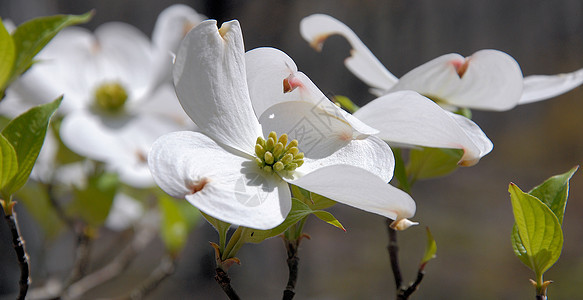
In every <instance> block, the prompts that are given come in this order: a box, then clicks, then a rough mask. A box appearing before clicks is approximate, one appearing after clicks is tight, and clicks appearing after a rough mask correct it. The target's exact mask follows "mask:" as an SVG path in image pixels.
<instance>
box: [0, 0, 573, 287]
mask: <svg viewBox="0 0 583 300" xmlns="http://www.w3.org/2000/svg"><path fill="white" fill-rule="evenodd" d="M178 2H180V3H185V4H188V5H190V6H191V7H193V8H194V9H196V10H197V11H198V12H199V13H202V14H205V15H206V16H208V17H209V18H214V19H217V20H219V22H222V21H227V20H231V19H238V20H239V21H240V22H241V25H242V28H243V35H244V39H245V45H246V49H247V50H250V49H253V48H256V47H261V46H270V47H276V48H279V49H281V50H283V51H284V52H286V53H288V54H289V55H290V56H291V57H292V58H293V59H294V60H295V62H296V64H297V65H298V68H299V69H300V70H301V71H303V72H304V73H306V74H307V75H308V76H309V77H310V78H311V79H312V80H313V81H314V82H315V83H316V85H318V87H319V88H320V89H321V90H322V91H323V92H324V93H325V94H338V95H345V96H348V97H349V98H351V99H352V100H353V101H354V102H356V103H357V104H361V105H362V104H364V103H366V102H368V101H370V100H372V99H374V97H373V96H372V95H371V94H369V93H368V87H367V86H366V85H365V84H364V83H362V82H361V81H360V80H358V79H357V78H356V77H354V76H353V75H352V74H351V73H350V72H348V70H347V69H346V68H345V67H344V65H343V60H344V58H346V57H347V56H348V51H349V49H350V48H349V46H348V43H347V42H346V41H345V40H344V39H343V38H340V37H338V36H333V37H331V38H330V39H329V40H328V41H327V42H326V44H325V46H324V49H323V51H322V52H320V53H318V52H316V51H314V50H313V49H312V48H310V47H309V46H308V44H307V43H306V42H305V41H304V40H303V39H302V38H301V36H300V33H299V22H300V20H301V19H302V18H303V17H306V16H308V15H310V14H313V13H325V14H330V15H332V16H334V17H336V18H338V19H339V20H341V21H343V22H344V23H345V24H347V25H348V26H349V27H351V28H352V29H353V30H354V31H355V32H356V34H357V35H358V36H359V37H360V38H361V39H362V41H363V42H364V43H365V44H366V45H367V46H368V47H369V48H370V49H371V51H372V52H373V53H374V54H375V55H376V56H377V57H378V58H379V60H380V61H381V62H382V63H383V64H384V65H385V66H387V68H388V69H389V70H390V71H391V72H392V73H393V74H395V75H396V76H397V77H400V76H402V75H403V74H405V73H406V72H407V71H409V70H411V69H413V68H414V67H417V66H419V65H421V64H423V63H425V62H427V61H429V60H431V59H433V58H436V57H437V56H440V55H442V54H446V53H460V54H462V55H464V56H469V55H471V54H472V53H474V52H475V51H477V50H480V49H487V48H490V49H498V50H501V51H504V52H506V53H508V54H510V55H511V56H513V57H514V58H515V59H516V60H517V61H518V63H519V64H520V66H521V68H522V72H523V74H524V75H525V76H526V75H533V74H556V73H562V72H571V71H575V70H577V69H579V68H583V2H581V1H579V0H559V1H539V0H514V1H506V0H489V1H479V0H473V1H468V0H467V1H456V0H442V1H433V0H417V1H406V0H358V1H353V0H343V1H338V0H334V1H332V0H329V1H308V0H301V1H281V0H269V1H267V0H248V1H242V0H239V1H237V0H231V1H229V0H226V1H170V0H156V1H146V0H127V1H119V0H90V1H77V0H60V1H58V0H45V1H37V0H0V17H2V18H3V19H11V20H12V21H13V22H14V23H15V24H20V23H22V22H24V21H26V20H29V19H31V18H33V17H37V16H45V15H52V14H57V13H73V14H80V13H84V12H87V11H89V10H90V9H96V14H95V16H94V17H93V19H92V21H91V22H89V23H88V24H85V25H83V26H85V27H87V28H90V29H94V28H96V27H97V26H99V25H100V24H102V23H105V22H109V21H123V22H127V23H130V24H132V25H134V26H136V27H138V28H140V29H141V30H142V31H144V33H146V34H147V35H151V32H152V29H153V26H154V22H155V20H156V17H157V15H158V14H159V12H160V11H162V10H163V9H164V8H166V7H168V6H169V5H171V4H173V3H178ZM582 115H583V89H581V88H577V89H575V90H573V91H571V92H569V93H567V94H564V95H562V96H559V97H556V98H554V99H551V100H548V101H544V102H540V103H534V104H529V105H524V106H519V107H516V108H514V109H513V110H511V111H507V112H483V111H473V119H474V121H475V122H476V123H477V124H479V125H480V126H481V128H482V129H483V131H484V132H485V133H486V134H487V135H488V136H489V137H490V139H491V140H492V142H493V143H494V150H493V151H492V152H491V153H490V154H489V155H487V156H486V157H484V158H483V159H482V160H481V161H480V163H479V164H478V165H476V166H474V167H471V168H461V169H458V170H457V171H456V172H455V173H453V174H451V175H449V176H446V177H443V178H439V179H435V180H429V181H421V182H418V183H417V184H416V185H415V186H414V188H413V197H414V199H415V200H416V202H417V214H416V216H415V218H414V220H416V221H419V222H420V223H421V225H420V226H417V227H415V228H411V229H409V230H407V231H405V232H403V233H400V234H399V243H400V246H401V252H400V253H401V255H400V257H401V268H402V271H403V273H404V279H405V281H412V280H414V277H415V273H416V270H417V264H418V262H419V260H420V258H421V256H422V255H423V251H424V246H425V228H424V227H425V226H429V227H430V228H431V231H432V233H433V235H434V237H435V239H436V241H437V245H438V251H437V258H436V259H434V260H432V261H431V262H430V263H429V265H428V266H427V268H426V271H427V274H426V276H425V279H424V280H423V282H422V284H421V286H420V289H419V291H417V292H416V293H415V294H414V295H413V297H412V298H413V299H528V298H533V296H534V294H533V293H534V290H533V288H532V286H531V285H530V283H529V282H528V279H529V278H531V277H532V276H533V275H532V274H531V272H530V271H529V270H528V269H527V268H526V267H525V266H524V265H522V263H521V262H520V261H519V260H518V259H517V258H516V257H515V256H514V254H513V252H512V247H511V243H510V232H511V229H512V225H513V222H514V220H513V216H512V211H511V204H510V198H509V195H508V192H507V189H508V184H509V182H515V183H516V184H517V185H518V186H519V187H521V188H522V189H523V190H530V189H531V188H533V187H534V186H536V185H538V184H539V183H541V182H542V181H543V180H545V179H546V178H548V177H550V176H551V175H555V174H559V173H563V172H566V171H568V170H569V169H571V168H572V167H573V166H575V165H577V164H580V163H581V161H582V158H583V117H582ZM581 172H582V171H581V170H580V171H579V172H578V173H576V174H575V175H574V177H573V178H572V180H571V191H570V197H569V202H568V205H567V211H566V215H565V219H564V223H563V230H564V237H565V242H564V250H563V253H562V256H561V258H560V260H559V261H558V263H556V264H555V265H554V266H553V267H552V268H551V269H550V270H549V271H548V272H547V273H546V274H545V279H549V280H553V281H554V283H553V284H552V285H551V286H550V288H549V298H551V299H576V298H581V297H583V296H582V294H581V288H580V287H581V286H583V255H582V254H581V253H583V176H582V175H581ZM20 209H21V211H19V212H20V215H19V217H20V222H21V230H22V235H23V236H24V237H25V239H26V241H27V247H28V251H29V253H30V256H31V258H30V261H31V264H32V274H33V280H36V281H34V282H33V287H35V284H41V283H42V280H43V277H45V276H47V274H50V273H51V272H57V271H58V270H61V271H62V270H66V269H67V267H68V266H67V265H66V264H65V265H62V264H61V265H56V264H55V263H51V262H52V261H55V258H59V257H60V258H63V257H68V256H72V255H73V253H72V251H73V250H72V245H73V243H74V242H73V241H72V239H73V237H72V236H70V235H67V234H63V235H62V236H60V237H58V238H57V239H56V240H54V241H47V240H46V239H45V238H44V237H43V235H42V231H41V230H40V229H39V228H38V225H37V224H35V222H34V220H32V219H31V218H27V212H26V211H25V210H24V209H23V207H20ZM330 211H331V212H332V213H333V214H334V215H335V216H336V217H337V218H338V220H340V222H342V224H343V225H344V227H345V228H346V229H347V231H346V232H342V231H341V230H338V229H336V228H334V227H332V226H329V225H326V224H325V223H322V222H319V221H317V220H316V219H315V218H310V220H309V221H308V223H307V227H306V229H305V231H306V232H307V233H308V234H310V236H311V240H304V242H303V243H302V244H301V248H300V254H299V256H300V268H299V280H298V283H297V285H296V292H297V294H296V299H392V298H393V291H394V281H393V277H392V273H391V269H390V265H389V258H388V254H387V251H386V246H387V243H388V237H387V232H386V228H385V223H384V219H383V218H382V217H378V216H376V215H372V214H368V213H365V212H362V211H359V210H356V209H352V208H350V207H348V206H343V205H337V206H335V207H332V208H331V209H330ZM102 234H103V236H104V242H103V243H112V241H111V240H108V239H107V232H103V233H102ZM8 236H9V231H8V229H7V228H6V225H5V224H4V223H3V222H2V223H1V225H0V239H1V240H2V243H1V244H0V261H1V264H0V298H7V299H11V298H13V293H15V292H16V288H17V284H16V282H17V275H16V274H17V272H18V266H17V265H16V260H15V257H14V252H13V250H12V248H11V245H10V244H9V242H8ZM216 240H217V236H216V234H215V231H214V230H213V229H212V228H211V227H210V226H209V225H208V224H206V223H203V222H201V223H200V224H199V225H198V226H197V227H196V228H195V229H194V230H193V231H192V233H191V234H190V236H189V242H188V245H187V246H186V248H185V249H184V251H183V252H182V254H181V257H180V260H179V262H178V268H177V270H176V273H175V274H174V275H172V276H171V277H170V278H168V279H167V280H166V281H164V282H162V284H161V285H160V286H159V287H158V288H157V289H156V290H155V291H154V292H153V293H152V294H151V295H150V296H149V298H148V299H179V298H185V299H222V298H226V297H225V296H224V294H223V292H222V291H221V290H220V288H219V286H218V285H217V284H216V282H215V281H214V279H213V275H214V257H213V252H212V248H211V247H210V246H209V244H208V241H216ZM146 250H147V251H144V252H143V253H139V255H138V257H137V258H136V261H135V262H134V263H133V264H132V265H131V267H130V269H129V270H128V271H127V272H126V273H124V275H123V276H122V277H120V278H119V279H116V280H115V281H113V282H111V283H109V284H108V285H106V286H105V288H103V289H99V290H96V291H93V292H91V293H90V294H88V295H87V298H88V299H93V298H103V297H106V298H107V297H113V296H116V295H118V294H120V293H121V292H123V291H125V290H127V289H128V287H131V286H132V285H134V284H137V283H138V282H140V281H141V280H142V279H143V278H145V276H147V274H149V273H150V272H151V271H152V269H153V268H154V266H156V265H157V264H158V261H159V259H160V257H161V256H162V253H163V251H164V250H163V246H162V244H161V242H160V241H159V240H156V241H155V242H153V243H152V244H150V245H149V246H148V247H147V248H146ZM111 255H115V253H111ZM238 257H239V258H240V259H241V262H242V264H241V265H240V266H234V267H232V268H231V269H230V270H229V273H230V276H231V279H232V284H233V287H234V288H235V290H237V291H238V293H239V294H240V296H241V297H242V298H243V299H278V298H280V297H281V293H282V291H283V289H284V288H285V285H286V282H287V272H288V271H287V265H286V263H285V259H286V254H285V248H284V246H283V243H282V241H281V240H280V239H279V238H273V239H270V240H267V241H265V242H263V243H262V244H259V245H245V246H244V247H243V248H242V249H241V251H240V252H239V255H238ZM59 261H62V259H61V260H59ZM65 261H66V260H65ZM55 270H56V271H55ZM2 295H5V296H4V297H3V296H2ZM6 295H10V296H9V297H8V296H6Z"/></svg>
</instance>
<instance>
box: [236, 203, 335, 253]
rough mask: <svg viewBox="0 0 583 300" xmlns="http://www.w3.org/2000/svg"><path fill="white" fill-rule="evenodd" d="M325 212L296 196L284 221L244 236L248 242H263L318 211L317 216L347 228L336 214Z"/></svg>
mask: <svg viewBox="0 0 583 300" xmlns="http://www.w3.org/2000/svg"><path fill="white" fill-rule="evenodd" d="M323 212H324V211H321V210H312V209H311V208H310V207H309V206H308V205H307V204H305V203H303V202H302V201H300V200H298V199H296V198H292V208H291V211H290V212H289V214H288V215H287V217H286V218H285V220H284V221H283V223H281V224H280V225H279V226H277V227H275V228H273V229H269V230H247V232H248V233H249V234H248V235H247V236H245V237H243V239H244V241H245V242H246V243H261V242H262V241H264V240H265V239H268V238H270V237H274V236H276V235H279V234H281V233H283V232H284V231H285V230H286V229H287V228H288V227H290V226H291V225H293V224H295V223H297V222H298V221H300V220H301V219H303V218H305V217H306V216H308V215H310V214H315V213H318V214H319V216H318V215H317V217H318V218H320V219H322V220H324V221H325V222H327V223H329V224H332V225H334V226H336V227H338V228H341V229H343V230H345V229H344V227H343V226H342V224H340V222H338V220H336V218H334V216H332V215H331V214H329V213H328V215H327V214H324V213H325V212H324V213H323ZM345 231H346V230H345Z"/></svg>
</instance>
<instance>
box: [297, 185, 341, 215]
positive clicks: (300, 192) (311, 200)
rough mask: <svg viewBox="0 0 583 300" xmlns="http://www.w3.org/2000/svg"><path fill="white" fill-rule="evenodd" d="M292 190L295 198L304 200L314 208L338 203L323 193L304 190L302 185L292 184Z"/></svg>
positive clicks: (322, 207) (324, 207) (323, 207)
mask: <svg viewBox="0 0 583 300" xmlns="http://www.w3.org/2000/svg"><path fill="white" fill-rule="evenodd" d="M291 191H292V195H293V197H294V198H296V199H297V200H300V201H302V202H303V203H304V204H306V205H307V206H308V207H309V208H311V209H313V210H317V209H326V208H328V207H331V206H333V205H335V204H336V201H334V200H331V199H329V198H326V197H324V196H322V195H318V194H316V193H312V192H310V191H307V190H304V189H302V188H301V187H298V186H295V185H291Z"/></svg>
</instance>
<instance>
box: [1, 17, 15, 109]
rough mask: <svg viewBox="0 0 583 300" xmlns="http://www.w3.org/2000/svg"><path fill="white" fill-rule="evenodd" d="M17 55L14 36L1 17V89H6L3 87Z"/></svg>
mask: <svg viewBox="0 0 583 300" xmlns="http://www.w3.org/2000/svg"><path fill="white" fill-rule="evenodd" d="M15 55H16V52H15V49H14V42H13V41H12V37H10V33H8V31H7V30H6V27H4V23H2V20H1V19H0V91H3V90H4V88H3V87H5V86H6V83H7V82H8V79H9V78H10V73H11V72H12V66H13V65H14V57H15ZM0 96H1V95H0ZM1 98H2V97H0V99H1Z"/></svg>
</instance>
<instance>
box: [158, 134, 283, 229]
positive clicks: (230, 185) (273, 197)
mask: <svg viewBox="0 0 583 300" xmlns="http://www.w3.org/2000/svg"><path fill="white" fill-rule="evenodd" d="M227 149H229V148H223V147H222V146H220V145H218V144H217V143H216V142H214V141H213V140H212V139H210V138H209V137H207V136H205V135H203V134H201V133H197V132H190V131H182V132H174V133H170V134H167V135H164V136H162V137H161V138H160V139H158V140H157V141H156V142H155V143H154V145H153V146H152V149H151V151H150V155H149V157H148V164H149V166H150V169H151V171H152V174H153V176H154V179H155V180H156V183H157V184H158V185H159V186H160V187H161V188H162V189H163V190H164V191H166V192H167V193H168V194H170V195H171V196H173V197H176V198H186V200H188V201H189V202H190V203H192V205H194V206H196V207H197V208H198V209H200V210H201V211H203V212H205V213H207V214H209V215H211V216H213V217H215V218H217V219H220V220H223V221H225V222H228V223H232V224H237V225H242V226H246V227H251V228H257V229H269V228H273V227H275V226H277V225H279V224H280V223H281V222H283V220H284V219H285V217H286V216H287V214H288V212H289V210H290V209H291V195H290V191H289V188H288V185H287V183H286V182H284V181H283V180H281V178H279V177H278V176H275V175H266V174H264V173H263V172H262V171H260V170H258V167H257V164H256V163H255V162H254V161H251V160H250V159H248V158H246V157H242V156H239V155H236V154H233V153H234V152H229V151H228V150H227ZM237 153H238V152H237Z"/></svg>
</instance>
